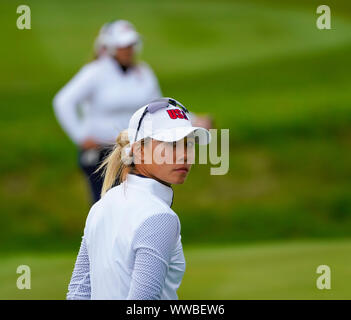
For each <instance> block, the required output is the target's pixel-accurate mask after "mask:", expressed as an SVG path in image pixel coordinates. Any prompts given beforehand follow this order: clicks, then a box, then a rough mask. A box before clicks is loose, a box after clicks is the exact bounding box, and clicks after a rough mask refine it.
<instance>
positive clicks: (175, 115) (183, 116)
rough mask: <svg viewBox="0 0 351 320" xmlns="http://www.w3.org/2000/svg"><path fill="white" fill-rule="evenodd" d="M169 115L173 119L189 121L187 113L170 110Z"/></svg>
mask: <svg viewBox="0 0 351 320" xmlns="http://www.w3.org/2000/svg"><path fill="white" fill-rule="evenodd" d="M167 112H168V115H169V117H170V118H171V119H177V118H178V119H186V120H189V119H188V117H187V116H186V114H185V112H184V111H182V110H179V109H168V110H167Z"/></svg>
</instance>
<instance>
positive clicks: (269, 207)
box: [0, 0, 351, 250]
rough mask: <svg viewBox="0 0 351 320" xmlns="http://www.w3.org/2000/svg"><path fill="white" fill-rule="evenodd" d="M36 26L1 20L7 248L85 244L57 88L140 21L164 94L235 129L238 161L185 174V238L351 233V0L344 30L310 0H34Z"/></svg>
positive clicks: (84, 207)
mask: <svg viewBox="0 0 351 320" xmlns="http://www.w3.org/2000/svg"><path fill="white" fill-rule="evenodd" d="M26 4H28V5H30V7H31V9H32V29H31V30H24V31H19V30H17V29H16V27H15V21H16V18H17V16H16V7H17V5H18V4H16V3H14V2H13V1H10V0H7V1H2V3H1V10H0V27H1V30H3V33H2V34H3V40H2V41H3V43H4V45H3V46H2V50H1V51H0V68H1V70H2V72H1V74H0V98H1V99H0V108H1V111H2V113H1V114H2V115H1V117H0V139H1V142H2V146H1V148H0V212H1V215H0V226H1V232H0V249H1V250H2V249H3V250H5V249H7V250H14V249H21V250H25V249H26V248H35V249H36V248H39V247H50V246H52V245H55V246H56V247H60V246H66V244H65V243H66V242H67V243H68V246H71V247H72V246H75V245H76V243H78V241H79V237H80V235H81V232H82V230H83V226H84V221H85V217H86V215H87V213H88V210H89V207H90V205H89V199H88V196H89V194H88V190H87V185H86V184H85V180H84V177H83V175H82V173H81V172H80V171H79V169H78V167H77V158H76V157H77V155H76V150H75V147H74V145H73V144H72V143H71V142H70V141H69V139H68V138H67V137H66V136H65V134H64V133H63V132H62V130H61V128H60V126H59V125H58V123H57V121H56V119H55V116H54V113H53V109H52V98H53V96H54V94H55V93H56V92H57V91H58V90H59V89H60V88H61V87H62V86H63V85H64V84H65V83H66V82H67V81H68V80H69V79H70V78H71V77H72V76H73V75H74V74H75V73H76V72H77V71H78V70H79V68H80V67H81V66H83V65H84V64H85V63H87V62H88V61H89V60H90V59H91V56H92V45H93V40H94V38H95V36H96V34H97V31H98V29H99V28H100V26H101V25H102V24H103V23H104V22H106V21H110V20H113V19H117V18H124V19H129V20H131V21H132V22H133V23H134V24H135V25H136V27H137V29H138V30H140V32H141V33H142V34H143V36H144V50H143V52H142V58H143V59H144V60H145V61H147V62H148V63H149V64H150V65H151V66H152V67H153V68H154V70H155V72H156V74H157V76H158V78H159V81H160V84H161V87H162V90H163V93H164V95H165V96H173V97H175V98H178V99H179V100H180V101H182V102H184V103H185V104H186V105H187V106H189V108H190V110H192V111H195V112H208V113H212V114H213V116H214V118H215V120H216V125H217V127H218V128H230V151H231V152H230V170H229V172H228V174H227V175H225V176H210V174H209V169H210V166H205V165H199V166H195V167H194V168H193V170H192V172H191V174H190V177H189V179H188V181H187V182H186V184H185V185H183V186H175V188H174V189H175V202H174V209H175V211H176V212H177V213H178V214H179V216H180V218H181V221H182V232H183V237H184V241H185V243H186V244H190V243H205V242H210V243H213V242H218V243H228V242H229V243H230V242H239V241H257V240H269V239H282V238H289V239H294V238H300V237H305V238H306V237H344V236H347V235H348V234H349V230H350V228H351V202H350V200H349V199H350V198H351V194H350V190H351V188H350V187H351V185H350V184H351V183H350V181H351V180H350V172H351V161H350V160H351V148H350V136H351V109H350V96H349V92H350V90H351V78H350V75H349V70H350V58H349V57H350V55H351V11H350V4H349V1H346V0H338V1H333V3H332V4H330V6H331V11H332V30H324V31H321V30H318V29H317V28H316V26H315V21H316V18H317V14H316V8H317V6H318V5H319V4H320V3H319V2H318V1H316V0H308V1H301V0H299V1H293V0H291V1H284V2H281V1H280V2H279V1H273V0H269V1H268V0H267V1H254V0H252V1H195V0H190V1H188V0H187V1H129V2H125V1H123V2H119V1H115V0H105V1H103V2H96V1H93V0H85V1H74V2H72V1H68V0H63V1H58V0H57V1H39V0H29V1H27V2H26Z"/></svg>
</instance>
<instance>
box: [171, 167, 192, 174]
mask: <svg viewBox="0 0 351 320" xmlns="http://www.w3.org/2000/svg"><path fill="white" fill-rule="evenodd" d="M174 170H175V171H177V172H184V173H185V172H188V171H189V169H188V168H186V167H182V168H178V169H174Z"/></svg>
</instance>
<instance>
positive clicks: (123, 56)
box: [115, 45, 134, 67]
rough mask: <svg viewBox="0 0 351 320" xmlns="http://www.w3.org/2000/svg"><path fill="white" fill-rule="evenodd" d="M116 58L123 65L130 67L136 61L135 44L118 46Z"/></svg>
mask: <svg viewBox="0 0 351 320" xmlns="http://www.w3.org/2000/svg"><path fill="white" fill-rule="evenodd" d="M115 58H116V60H117V61H118V62H119V63H120V64H121V65H122V66H125V67H130V66H131V65H132V64H133V63H134V47H133V45H130V46H128V47H124V48H118V49H117V51H116V55H115Z"/></svg>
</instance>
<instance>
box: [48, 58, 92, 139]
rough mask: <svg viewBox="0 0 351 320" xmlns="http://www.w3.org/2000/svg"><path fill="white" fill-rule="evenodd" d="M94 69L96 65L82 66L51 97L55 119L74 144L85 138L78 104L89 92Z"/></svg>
mask: <svg viewBox="0 0 351 320" xmlns="http://www.w3.org/2000/svg"><path fill="white" fill-rule="evenodd" d="M96 71H97V70H96V65H93V64H89V65H86V66H84V67H83V68H81V70H80V71H79V72H78V73H77V74H76V75H75V76H74V77H73V78H72V79H71V80H70V81H69V82H68V83H67V84H66V85H65V86H64V87H63V88H62V89H61V90H60V91H59V92H58V93H57V94H56V95H55V97H54V99H53V106H54V111H55V115H56V117H57V120H58V121H59V123H60V124H61V126H62V128H63V129H64V131H65V132H66V133H67V135H68V136H69V137H70V138H71V139H72V140H73V142H75V143H76V144H81V143H82V142H83V141H84V140H85V139H86V138H87V136H86V133H85V132H83V129H82V125H81V124H82V122H81V120H80V119H79V116H78V106H79V104H80V103H82V102H83V101H84V100H85V99H87V98H88V97H89V95H90V94H91V92H92V90H93V88H94V85H95V81H96V77H97V74H96V73H97V72H96Z"/></svg>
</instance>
